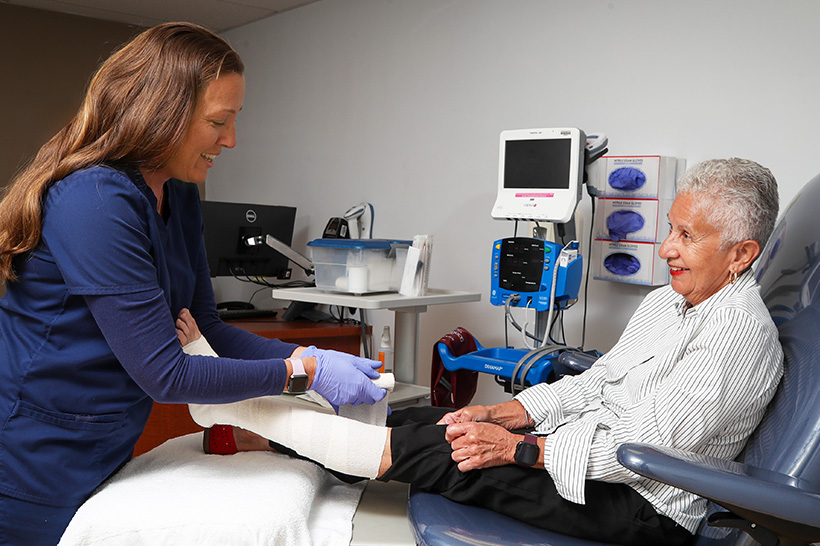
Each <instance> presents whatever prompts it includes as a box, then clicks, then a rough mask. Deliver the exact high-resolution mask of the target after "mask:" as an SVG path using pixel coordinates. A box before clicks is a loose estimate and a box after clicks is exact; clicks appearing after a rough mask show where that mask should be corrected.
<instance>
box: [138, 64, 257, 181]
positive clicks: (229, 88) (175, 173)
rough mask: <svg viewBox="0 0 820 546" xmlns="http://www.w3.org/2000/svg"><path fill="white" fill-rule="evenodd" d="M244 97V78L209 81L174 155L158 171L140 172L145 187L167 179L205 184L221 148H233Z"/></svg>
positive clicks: (234, 76)
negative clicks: (237, 118) (237, 120)
mask: <svg viewBox="0 0 820 546" xmlns="http://www.w3.org/2000/svg"><path fill="white" fill-rule="evenodd" d="M244 96H245V78H244V77H243V76H241V75H240V74H235V73H231V74H223V75H221V76H220V77H219V78H217V79H215V80H213V81H211V82H210V83H209V84H208V85H207V86H206V87H205V91H204V92H203V93H202V95H201V97H200V98H199V100H198V101H197V105H196V108H195V110H194V115H193V118H192V119H191V123H190V125H189V126H188V129H187V131H186V132H185V136H184V137H183V140H182V143H181V144H180V146H179V148H178V149H177V151H176V153H174V155H173V156H172V157H171V159H170V160H168V162H167V163H166V164H165V165H163V166H162V167H161V168H160V169H158V170H156V171H153V172H150V173H146V172H143V175H144V176H145V178H146V180H147V181H148V183H149V185H150V186H151V187H152V188H153V187H154V186H155V185H157V184H159V185H161V184H162V183H164V182H165V181H166V180H168V179H169V178H176V179H178V180H182V181H184V182H205V179H206V178H207V177H208V169H210V168H211V167H212V166H213V164H214V159H216V157H217V156H218V155H219V154H220V153H221V151H222V149H223V148H233V147H234V146H236V116H237V114H239V110H240V109H241V108H242V102H243V100H244Z"/></svg>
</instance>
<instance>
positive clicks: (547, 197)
mask: <svg viewBox="0 0 820 546" xmlns="http://www.w3.org/2000/svg"><path fill="white" fill-rule="evenodd" d="M500 140H501V142H500V150H499V165H498V194H497V197H496V201H495V205H494V206H493V210H492V217H493V218H495V219H497V220H532V221H547V222H558V223H567V222H569V221H570V220H571V219H572V216H573V214H575V208H576V207H577V205H578V201H579V200H580V198H581V186H582V184H583V176H584V170H583V165H584V146H585V145H586V136H585V135H584V132H583V131H581V130H580V129H576V128H574V127H567V128H556V129H516V130H510V131H502V132H501V139H500Z"/></svg>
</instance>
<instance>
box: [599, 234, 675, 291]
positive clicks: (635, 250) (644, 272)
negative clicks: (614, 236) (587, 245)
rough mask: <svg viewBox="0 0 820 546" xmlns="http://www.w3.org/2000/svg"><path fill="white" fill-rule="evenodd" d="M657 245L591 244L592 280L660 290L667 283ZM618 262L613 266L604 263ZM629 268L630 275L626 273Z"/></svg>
mask: <svg viewBox="0 0 820 546" xmlns="http://www.w3.org/2000/svg"><path fill="white" fill-rule="evenodd" d="M660 246H661V245H660V243H633V242H620V243H615V242H613V241H601V240H596V241H593V243H592V278H594V279H598V280H603V281H618V282H624V283H629V284H643V285H647V286H661V285H664V284H667V283H669V267H668V266H667V265H666V260H662V259H661V258H660V257H659V256H658V250H659V249H660ZM608 258H609V259H610V260H614V259H618V258H619V259H621V263H617V264H612V263H610V262H608V260H607V259H608ZM629 266H632V268H631V269H630V270H629V271H626V269H627V268H628V267H629Z"/></svg>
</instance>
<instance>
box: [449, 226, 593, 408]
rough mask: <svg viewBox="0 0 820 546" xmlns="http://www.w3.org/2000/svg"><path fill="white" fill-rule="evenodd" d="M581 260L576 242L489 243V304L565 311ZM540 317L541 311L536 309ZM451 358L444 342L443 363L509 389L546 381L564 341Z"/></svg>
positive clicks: (482, 350)
mask: <svg viewBox="0 0 820 546" xmlns="http://www.w3.org/2000/svg"><path fill="white" fill-rule="evenodd" d="M582 273H583V259H582V257H581V255H580V254H578V245H577V243H571V244H570V245H567V246H566V247H562V246H561V245H559V244H556V243H553V242H550V241H544V240H541V239H535V238H531V237H509V238H506V239H499V240H498V241H495V242H494V243H493V249H492V271H491V274H490V278H491V289H490V302H491V303H492V304H493V305H504V306H508V307H509V306H516V307H526V308H529V309H534V310H536V311H539V312H548V311H550V309H551V308H558V309H565V308H567V307H568V306H570V305H572V303H574V302H575V301H576V300H577V299H578V290H579V289H580V287H581V276H582ZM539 315H540V313H539ZM476 346H477V350H476V351H474V352H472V353H468V354H465V355H461V356H458V357H454V356H453V355H452V354H451V353H450V350H449V349H448V348H447V346H446V345H444V344H443V343H439V344H438V347H437V349H438V352H439V355H440V356H441V361H442V363H443V364H444V367H445V368H447V369H448V370H451V371H455V370H460V369H467V370H473V371H477V372H483V373H489V374H493V375H495V376H496V378H497V380H498V381H499V382H501V383H502V384H504V385H505V386H506V387H508V390H509V391H511V392H513V393H514V392H517V391H520V390H523V389H524V388H525V387H529V386H532V385H536V384H538V383H544V382H546V381H548V380H550V379H551V377H552V376H553V375H554V374H553V368H554V364H555V359H556V358H558V355H559V354H561V352H562V351H564V350H566V347H564V346H563V345H554V344H549V343H544V344H542V345H541V346H539V347H537V348H535V349H532V350H529V349H515V348H510V347H494V348H485V347H483V346H482V345H481V344H480V343H479V342H478V340H476Z"/></svg>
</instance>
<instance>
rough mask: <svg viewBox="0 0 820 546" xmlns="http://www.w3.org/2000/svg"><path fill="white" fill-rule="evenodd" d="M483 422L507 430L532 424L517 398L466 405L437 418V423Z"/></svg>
mask: <svg viewBox="0 0 820 546" xmlns="http://www.w3.org/2000/svg"><path fill="white" fill-rule="evenodd" d="M469 422H483V423H493V424H496V425H500V426H501V427H503V428H505V429H507V430H515V429H521V428H527V427H530V426H533V425H534V423H533V422H532V421H531V420H530V418H529V416H528V415H527V411H526V410H525V409H524V406H523V405H521V402H519V401H518V400H510V401H509V402H501V403H500V404H493V405H491V406H467V407H466V408H461V409H460V410H456V411H453V412H450V413H448V414H447V415H445V416H444V417H442V418H441V420H439V422H438V424H439V425H450V424H453V423H469Z"/></svg>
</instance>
